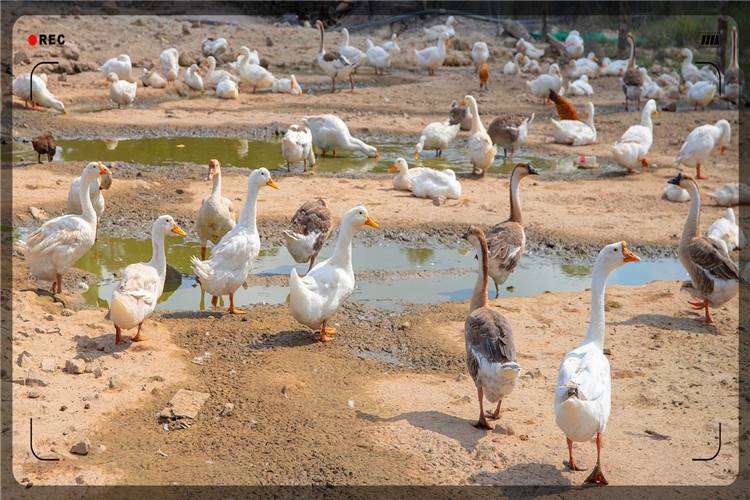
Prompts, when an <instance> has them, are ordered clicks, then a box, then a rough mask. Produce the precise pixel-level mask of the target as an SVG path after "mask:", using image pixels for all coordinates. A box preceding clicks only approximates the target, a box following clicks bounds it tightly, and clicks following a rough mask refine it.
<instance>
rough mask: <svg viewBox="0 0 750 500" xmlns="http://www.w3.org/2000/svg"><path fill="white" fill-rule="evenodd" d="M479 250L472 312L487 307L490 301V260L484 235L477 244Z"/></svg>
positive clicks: (470, 308) (471, 306)
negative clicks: (488, 293) (488, 284)
mask: <svg viewBox="0 0 750 500" xmlns="http://www.w3.org/2000/svg"><path fill="white" fill-rule="evenodd" d="M475 248H476V250H477V257H478V260H479V273H478V274H477V281H476V283H475V284H474V293H473V294H472V295H471V303H470V304H469V312H470V313H471V312H472V311H474V310H475V309H479V308H480V307H485V306H486V305H487V304H488V303H489V299H488V297H487V282H488V280H489V278H488V276H489V272H490V267H489V260H488V251H487V240H485V239H484V237H482V238H481V239H480V241H479V244H478V245H475Z"/></svg>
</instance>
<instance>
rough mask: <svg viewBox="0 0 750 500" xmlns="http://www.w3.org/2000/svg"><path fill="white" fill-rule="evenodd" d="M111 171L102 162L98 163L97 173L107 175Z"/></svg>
mask: <svg viewBox="0 0 750 500" xmlns="http://www.w3.org/2000/svg"><path fill="white" fill-rule="evenodd" d="M111 173H112V172H111V171H110V170H109V169H108V168H107V166H106V165H105V164H104V163H99V175H107V174H111Z"/></svg>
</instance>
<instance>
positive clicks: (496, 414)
mask: <svg viewBox="0 0 750 500" xmlns="http://www.w3.org/2000/svg"><path fill="white" fill-rule="evenodd" d="M502 402H503V400H502V398H501V399H500V401H498V402H497V407H496V408H495V411H493V412H492V413H490V412H487V413H485V414H484V416H485V417H487V418H489V419H492V420H497V419H498V418H500V405H501V404H502Z"/></svg>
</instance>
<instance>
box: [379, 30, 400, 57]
mask: <svg viewBox="0 0 750 500" xmlns="http://www.w3.org/2000/svg"><path fill="white" fill-rule="evenodd" d="M382 47H383V48H384V49H385V50H387V51H388V52H389V53H390V54H400V53H401V47H399V46H398V33H393V34H392V35H391V38H390V40H386V41H384V42H383V45H382Z"/></svg>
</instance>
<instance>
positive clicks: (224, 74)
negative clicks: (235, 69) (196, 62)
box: [204, 56, 237, 89]
mask: <svg viewBox="0 0 750 500" xmlns="http://www.w3.org/2000/svg"><path fill="white" fill-rule="evenodd" d="M206 66H207V69H206V80H205V82H204V84H205V86H206V87H208V88H210V89H215V88H216V86H217V85H218V84H219V82H220V81H222V80H223V79H224V78H229V79H230V80H232V81H234V82H236V81H237V77H236V76H234V75H233V74H232V73H230V72H228V71H224V70H223V69H216V59H214V57H213V56H208V57H207V58H206Z"/></svg>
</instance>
